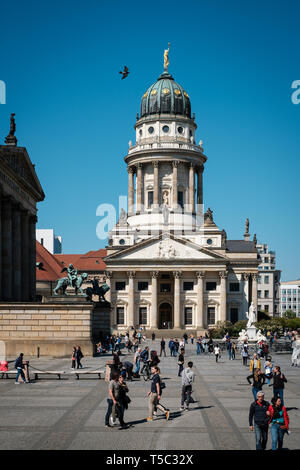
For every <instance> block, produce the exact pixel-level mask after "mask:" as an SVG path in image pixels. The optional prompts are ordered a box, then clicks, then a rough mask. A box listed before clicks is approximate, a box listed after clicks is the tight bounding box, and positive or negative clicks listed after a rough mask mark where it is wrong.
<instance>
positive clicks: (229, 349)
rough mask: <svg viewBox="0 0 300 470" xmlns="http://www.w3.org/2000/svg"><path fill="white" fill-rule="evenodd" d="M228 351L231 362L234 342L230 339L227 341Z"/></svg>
mask: <svg viewBox="0 0 300 470" xmlns="http://www.w3.org/2000/svg"><path fill="white" fill-rule="evenodd" d="M226 349H227V352H228V359H229V360H230V361H231V359H232V342H231V341H230V338H229V340H228V341H226Z"/></svg>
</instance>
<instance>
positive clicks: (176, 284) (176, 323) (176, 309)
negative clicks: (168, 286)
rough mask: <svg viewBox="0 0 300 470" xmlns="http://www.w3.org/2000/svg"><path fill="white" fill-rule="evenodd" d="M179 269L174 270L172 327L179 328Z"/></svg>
mask: <svg viewBox="0 0 300 470" xmlns="http://www.w3.org/2000/svg"><path fill="white" fill-rule="evenodd" d="M181 274H182V273H181V271H174V272H173V276H174V328H175V329H176V328H181V318H180V317H181V315H180V278H181Z"/></svg>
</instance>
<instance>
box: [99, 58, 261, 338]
mask: <svg viewBox="0 0 300 470" xmlns="http://www.w3.org/2000/svg"><path fill="white" fill-rule="evenodd" d="M196 129H197V124H196V121H195V115H194V114H193V115H192V114H191V101H190V97H189V95H188V94H187V92H186V91H185V90H184V88H183V87H182V86H181V85H179V84H178V83H177V82H175V80H174V78H173V77H172V75H170V73H169V72H168V70H167V67H166V66H165V71H164V73H162V74H161V75H160V77H159V78H158V80H157V81H156V82H155V83H153V85H151V86H150V87H149V88H148V90H147V91H145V93H144V95H143V96H142V99H141V106H140V113H139V114H138V115H137V118H136V123H135V132H136V142H135V144H134V145H133V144H132V142H129V149H128V154H127V155H126V156H125V158H124V160H125V163H126V166H127V172H128V212H127V213H126V212H125V211H124V210H122V211H121V213H120V217H119V221H118V223H117V225H116V226H115V227H114V228H113V230H111V232H110V234H109V241H108V247H107V256H106V257H105V258H104V261H105V263H106V282H107V283H108V284H109V285H110V291H109V293H108V294H107V295H106V298H107V300H109V301H110V302H111V309H112V310H111V315H112V317H111V326H112V329H113V330H114V331H123V330H127V329H128V328H131V327H134V328H140V327H145V328H146V330H147V329H148V330H149V329H150V330H151V331H155V330H160V329H162V330H165V329H168V330H173V332H174V334H175V331H176V333H177V332H178V334H179V333H180V332H181V331H182V330H190V331H194V332H204V331H206V330H207V329H208V328H211V327H214V326H215V325H216V324H217V323H218V322H224V321H226V320H227V321H231V322H232V323H235V322H236V321H238V320H240V319H245V318H246V312H247V311H248V306H249V305H250V302H251V301H253V302H254V304H255V305H256V306H257V276H258V264H259V260H258V253H257V249H256V236H255V237H254V240H253V241H250V235H249V221H248V219H247V221H246V228H245V234H244V237H243V239H242V240H228V239H227V235H226V232H225V230H220V229H219V227H218V226H217V225H216V223H215V221H214V217H213V212H212V210H210V209H207V210H206V212H204V211H203V207H204V206H203V174H204V167H205V162H206V160H207V157H206V156H205V155H204V153H203V147H202V142H201V141H200V142H199V145H197V144H196Z"/></svg>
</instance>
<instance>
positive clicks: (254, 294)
mask: <svg viewBox="0 0 300 470" xmlns="http://www.w3.org/2000/svg"><path fill="white" fill-rule="evenodd" d="M251 277H252V302H253V303H254V305H255V308H256V311H257V278H258V274H251Z"/></svg>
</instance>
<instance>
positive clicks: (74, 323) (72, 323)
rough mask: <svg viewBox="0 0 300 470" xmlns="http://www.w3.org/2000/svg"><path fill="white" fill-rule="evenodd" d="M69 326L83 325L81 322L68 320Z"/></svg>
mask: <svg viewBox="0 0 300 470" xmlns="http://www.w3.org/2000/svg"><path fill="white" fill-rule="evenodd" d="M68 325H82V322H81V321H80V320H68Z"/></svg>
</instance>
